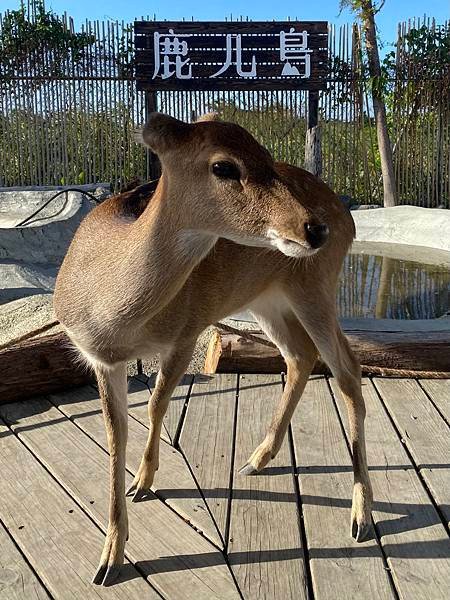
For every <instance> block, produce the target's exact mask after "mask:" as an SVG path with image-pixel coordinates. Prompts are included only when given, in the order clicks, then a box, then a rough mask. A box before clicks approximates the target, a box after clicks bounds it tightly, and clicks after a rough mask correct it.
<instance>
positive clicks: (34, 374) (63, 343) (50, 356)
mask: <svg viewBox="0 0 450 600" xmlns="http://www.w3.org/2000/svg"><path fill="white" fill-rule="evenodd" d="M93 380H94V378H93V375H91V374H90V373H89V372H88V371H87V369H86V368H85V367H84V366H82V365H80V364H79V362H77V361H76V360H75V353H74V351H73V350H72V349H71V348H70V343H69V338H68V337H67V335H66V334H65V333H63V332H58V333H54V334H51V335H46V336H44V337H35V338H32V339H28V340H25V341H22V342H18V343H17V344H14V345H12V346H10V347H8V348H4V349H2V350H0V403H1V404H3V403H5V402H11V401H13V400H21V399H23V398H28V397H30V396H35V395H42V394H49V393H52V392H58V391H60V390H64V389H67V388H69V387H74V386H77V385H82V384H84V383H88V382H90V381H93Z"/></svg>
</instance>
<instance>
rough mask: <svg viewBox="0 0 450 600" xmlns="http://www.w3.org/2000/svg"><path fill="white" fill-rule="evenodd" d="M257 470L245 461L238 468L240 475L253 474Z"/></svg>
mask: <svg viewBox="0 0 450 600" xmlns="http://www.w3.org/2000/svg"><path fill="white" fill-rule="evenodd" d="M257 472H258V471H257V470H256V469H255V467H254V466H253V465H251V464H250V463H246V464H245V465H244V466H243V467H242V468H240V469H239V474H240V475H255V474H256V473H257Z"/></svg>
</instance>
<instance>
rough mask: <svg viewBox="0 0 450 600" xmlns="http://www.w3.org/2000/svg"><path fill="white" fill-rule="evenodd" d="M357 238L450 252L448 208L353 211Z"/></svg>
mask: <svg viewBox="0 0 450 600" xmlns="http://www.w3.org/2000/svg"><path fill="white" fill-rule="evenodd" d="M353 219H354V221H355V225H356V240H357V241H358V242H383V243H387V244H406V245H410V246H422V247H426V248H435V249H437V250H443V251H445V252H450V210H442V209H438V208H420V207H418V206H406V205H405V206H394V207H392V208H379V209H378V210H357V211H355V212H354V213H353Z"/></svg>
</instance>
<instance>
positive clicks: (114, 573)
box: [102, 565, 120, 586]
mask: <svg viewBox="0 0 450 600" xmlns="http://www.w3.org/2000/svg"><path fill="white" fill-rule="evenodd" d="M119 573H120V565H111V566H109V567H108V570H107V571H106V575H105V577H104V579H103V581H102V585H103V586H108V585H112V584H113V583H114V582H115V581H116V579H117V577H118V576H119Z"/></svg>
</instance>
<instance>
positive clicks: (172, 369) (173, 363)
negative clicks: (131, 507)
mask: <svg viewBox="0 0 450 600" xmlns="http://www.w3.org/2000/svg"><path fill="white" fill-rule="evenodd" d="M194 344H195V340H192V341H191V342H189V343H187V344H186V343H185V345H184V346H181V342H179V347H178V348H176V350H174V351H170V352H167V353H166V354H161V358H160V361H161V367H160V370H159V373H158V377H157V378H156V385H155V389H154V390H153V393H152V395H151V397H150V400H149V403H148V417H149V432H148V439H147V445H146V446H145V450H144V454H143V456H142V459H141V464H140V465H139V469H138V472H137V473H136V476H135V478H134V480H133V483H132V484H131V487H130V488H129V489H128V491H127V495H129V494H132V493H133V492H134V496H133V500H132V502H139V500H141V499H142V498H144V497H145V496H146V495H147V494H148V492H149V491H150V488H151V486H152V484H153V479H154V477H155V473H156V471H157V470H158V468H159V444H160V441H159V440H160V436H161V427H162V422H163V418H164V415H165V414H166V411H167V407H168V406H169V402H170V398H171V396H172V393H173V391H174V389H175V387H176V385H177V383H178V382H179V381H180V379H181V377H182V376H183V375H184V373H185V370H186V367H187V366H188V364H189V360H190V358H191V356H192V350H193V347H194ZM176 346H177V344H175V347H176Z"/></svg>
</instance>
